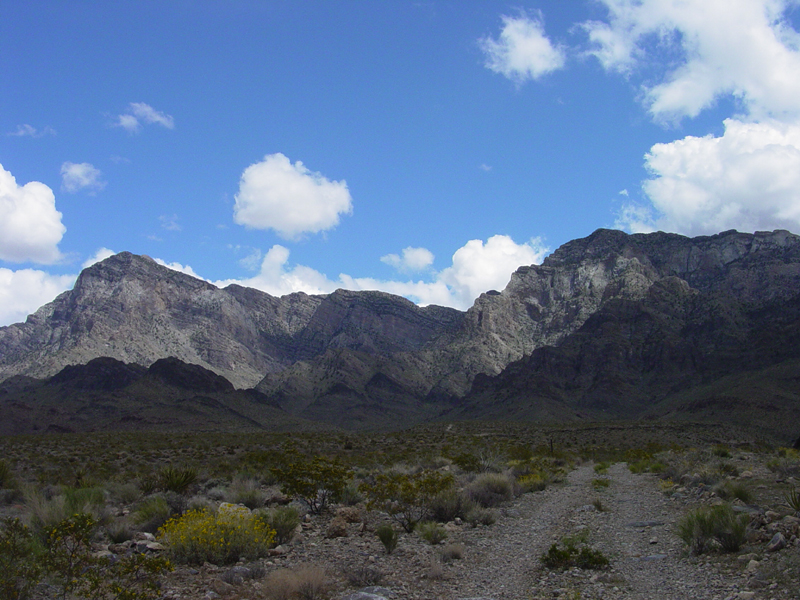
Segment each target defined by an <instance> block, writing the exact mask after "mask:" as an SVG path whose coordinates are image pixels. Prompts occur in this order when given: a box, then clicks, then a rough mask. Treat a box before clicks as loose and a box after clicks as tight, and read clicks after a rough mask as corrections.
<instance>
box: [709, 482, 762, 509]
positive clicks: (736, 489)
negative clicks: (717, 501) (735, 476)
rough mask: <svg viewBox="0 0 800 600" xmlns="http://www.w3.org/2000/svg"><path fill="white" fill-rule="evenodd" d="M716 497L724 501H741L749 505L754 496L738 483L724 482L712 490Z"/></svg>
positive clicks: (748, 489) (742, 484) (743, 485)
mask: <svg viewBox="0 0 800 600" xmlns="http://www.w3.org/2000/svg"><path fill="white" fill-rule="evenodd" d="M714 491H715V492H716V493H717V495H718V496H719V497H720V498H722V499H724V500H734V499H737V500H741V501H742V502H744V503H745V504H751V503H752V502H753V499H754V496H753V492H752V491H751V490H750V488H749V487H747V485H746V484H744V483H740V482H733V481H726V482H725V483H723V484H722V485H718V486H716V487H715V488H714Z"/></svg>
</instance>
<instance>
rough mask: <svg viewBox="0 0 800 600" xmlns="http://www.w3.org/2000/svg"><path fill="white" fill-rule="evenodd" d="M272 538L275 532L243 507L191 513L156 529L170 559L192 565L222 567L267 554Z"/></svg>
mask: <svg viewBox="0 0 800 600" xmlns="http://www.w3.org/2000/svg"><path fill="white" fill-rule="evenodd" d="M274 539H275V530H274V529H272V528H270V527H269V525H267V524H266V523H265V522H264V521H263V520H262V519H259V518H257V517H256V516H255V515H253V514H252V513H251V512H250V511H249V510H248V509H247V508H245V507H241V508H239V507H233V508H231V507H230V506H228V507H222V509H221V510H220V511H219V512H212V511H210V510H208V509H205V508H204V509H200V510H190V511H188V512H186V513H184V514H183V515H181V516H180V517H176V518H174V519H170V520H169V521H167V522H166V523H165V524H164V526H163V527H162V528H161V529H159V540H161V541H162V542H163V543H164V544H166V545H167V547H168V549H169V552H170V554H171V555H172V557H173V558H174V559H175V560H176V561H179V562H185V563H191V564H203V563H204V562H210V563H213V564H216V565H224V564H230V563H234V562H236V561H237V560H239V557H241V556H244V557H245V558H247V559H248V560H255V559H257V558H261V557H263V556H266V555H267V550H269V548H271V547H272V545H273V541H274Z"/></svg>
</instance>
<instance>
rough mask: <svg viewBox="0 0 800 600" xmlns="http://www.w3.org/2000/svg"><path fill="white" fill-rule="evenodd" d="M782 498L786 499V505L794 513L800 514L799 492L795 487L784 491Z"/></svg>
mask: <svg viewBox="0 0 800 600" xmlns="http://www.w3.org/2000/svg"><path fill="white" fill-rule="evenodd" d="M784 499H785V500H786V506H788V507H789V508H791V509H792V510H793V511H794V512H795V513H796V514H800V493H798V491H797V488H794V489H792V490H789V491H788V492H786V495H785V496H784Z"/></svg>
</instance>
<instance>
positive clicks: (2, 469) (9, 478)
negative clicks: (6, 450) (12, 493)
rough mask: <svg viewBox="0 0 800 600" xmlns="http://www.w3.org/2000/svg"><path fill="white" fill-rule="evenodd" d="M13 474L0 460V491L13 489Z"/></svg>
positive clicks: (6, 464)
mask: <svg viewBox="0 0 800 600" xmlns="http://www.w3.org/2000/svg"><path fill="white" fill-rule="evenodd" d="M14 484H15V483H14V472H13V471H12V470H11V466H10V465H9V464H8V463H7V462H6V461H4V460H0V490H2V489H5V488H11V487H14Z"/></svg>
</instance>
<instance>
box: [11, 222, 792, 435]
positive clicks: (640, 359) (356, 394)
mask: <svg viewBox="0 0 800 600" xmlns="http://www.w3.org/2000/svg"><path fill="white" fill-rule="evenodd" d="M798 382H800V237H799V236H797V235H794V234H792V233H789V232H786V231H774V232H757V233H755V234H744V233H738V232H736V231H727V232H723V233H720V234H718V235H714V236H706V237H697V238H688V237H684V236H680V235H676V234H666V233H653V234H636V235H628V234H625V233H622V232H620V231H614V230H603V229H601V230H598V231H596V232H594V233H593V234H592V235H590V236H588V237H586V238H583V239H578V240H574V241H571V242H569V243H567V244H565V245H563V246H561V247H560V248H558V249H557V250H556V251H555V252H553V253H552V254H551V255H550V256H548V257H547V258H546V259H545V260H544V262H543V263H542V264H541V265H532V266H527V267H521V268H520V269H518V270H517V271H516V272H515V273H514V274H513V275H512V276H511V280H510V282H509V283H508V285H507V286H506V288H505V289H504V290H502V291H495V290H492V291H488V292H486V293H484V294H482V295H481V296H480V297H479V298H478V299H477V300H476V301H475V303H474V305H473V306H472V307H471V308H470V309H469V310H467V311H466V312H461V311H457V310H454V309H450V308H443V307H438V306H427V307H419V306H417V305H415V304H413V303H412V302H410V301H408V300H406V299H404V298H401V297H397V296H393V295H390V294H386V293H383V292H371V291H361V292H353V291H345V290H337V291H336V292H334V293H332V294H329V295H307V294H303V293H296V294H290V295H287V296H283V297H280V298H276V297H273V296H270V295H269V294H266V293H264V292H260V291H258V290H254V289H249V288H244V287H241V286H237V285H230V286H228V287H225V288H223V289H220V288H217V287H215V286H214V285H212V284H210V283H208V282H205V281H202V280H200V279H196V278H193V277H190V276H188V275H186V274H183V273H180V272H177V271H174V270H171V269H168V268H166V267H163V266H161V265H159V264H157V263H156V262H155V261H153V260H152V259H150V258H148V257H146V256H136V255H133V254H130V253H126V252H123V253H121V254H117V255H115V256H112V257H110V258H108V259H106V260H104V261H102V262H100V263H97V264H95V265H92V266H91V267H88V268H87V269H85V270H84V271H83V272H82V273H81V274H80V276H79V278H78V280H77V282H76V284H75V286H74V288H73V289H72V290H70V291H68V292H65V293H63V294H61V295H60V296H59V297H58V298H56V299H55V300H54V301H53V302H51V303H49V304H47V305H45V306H43V307H42V308H40V309H39V310H38V311H36V312H35V313H34V314H32V315H30V316H29V317H28V319H27V321H26V322H25V323H17V324H14V325H11V326H8V327H0V406H2V410H3V413H4V415H7V416H6V417H4V418H3V424H2V425H1V426H0V433H5V434H8V433H27V432H32V431H46V430H51V431H58V430H71V431H83V430H88V429H97V428H105V429H109V428H111V429H113V428H120V429H137V428H138V429H146V428H153V427H156V428H162V429H169V428H175V429H187V428H195V429H196V428H207V429H231V430H237V429H242V428H255V429H282V430H288V429H292V428H304V429H307V428H315V427H338V428H343V429H383V428H399V427H406V426H410V425H413V424H416V423H420V422H426V421H452V420H472V419H480V420H515V421H536V422H564V421H568V422H581V421H597V420H630V419H652V420H661V419H668V420H671V421H704V422H713V421H726V422H731V423H736V424H740V425H746V426H749V427H756V428H758V429H759V430H761V431H763V432H765V433H768V434H770V435H774V436H778V437H780V438H782V439H783V438H787V439H789V438H791V439H793V438H794V437H796V436H797V434H798V433H800V431H797V430H798V429H800V425H798V423H800V389H799V388H798ZM48 415H50V416H49V417H48ZM137 418H138V419H139V420H137ZM59 428H60V429H59Z"/></svg>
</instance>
